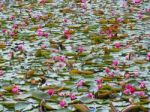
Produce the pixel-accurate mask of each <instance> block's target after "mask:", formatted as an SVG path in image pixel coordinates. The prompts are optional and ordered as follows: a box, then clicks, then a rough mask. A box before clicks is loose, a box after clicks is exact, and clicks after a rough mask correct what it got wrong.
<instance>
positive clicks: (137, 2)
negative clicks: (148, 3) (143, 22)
mask: <svg viewBox="0 0 150 112" xmlns="http://www.w3.org/2000/svg"><path fill="white" fill-rule="evenodd" d="M141 1H142V0H133V3H135V4H139V3H140V2H141Z"/></svg>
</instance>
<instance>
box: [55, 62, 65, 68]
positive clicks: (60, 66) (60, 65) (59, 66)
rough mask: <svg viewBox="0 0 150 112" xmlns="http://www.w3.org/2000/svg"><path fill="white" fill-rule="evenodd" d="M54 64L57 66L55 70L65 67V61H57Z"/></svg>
mask: <svg viewBox="0 0 150 112" xmlns="http://www.w3.org/2000/svg"><path fill="white" fill-rule="evenodd" d="M55 65H56V67H57V70H61V69H64V68H65V67H66V63H64V62H57V63H56V64H55Z"/></svg>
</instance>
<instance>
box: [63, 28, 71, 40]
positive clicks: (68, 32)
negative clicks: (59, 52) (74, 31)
mask: <svg viewBox="0 0 150 112" xmlns="http://www.w3.org/2000/svg"><path fill="white" fill-rule="evenodd" d="M64 36H65V37H66V38H67V39H70V38H71V30H64Z"/></svg>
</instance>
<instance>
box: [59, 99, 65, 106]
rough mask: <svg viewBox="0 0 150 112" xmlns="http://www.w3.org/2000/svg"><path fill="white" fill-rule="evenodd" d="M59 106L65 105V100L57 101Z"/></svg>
mask: <svg viewBox="0 0 150 112" xmlns="http://www.w3.org/2000/svg"><path fill="white" fill-rule="evenodd" d="M59 105H60V107H62V108H64V107H65V106H66V101H65V100H61V101H60V102H59Z"/></svg>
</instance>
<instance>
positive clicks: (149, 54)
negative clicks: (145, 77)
mask: <svg viewBox="0 0 150 112" xmlns="http://www.w3.org/2000/svg"><path fill="white" fill-rule="evenodd" d="M146 59H147V60H149V61H150V52H149V53H147V56H146Z"/></svg>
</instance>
